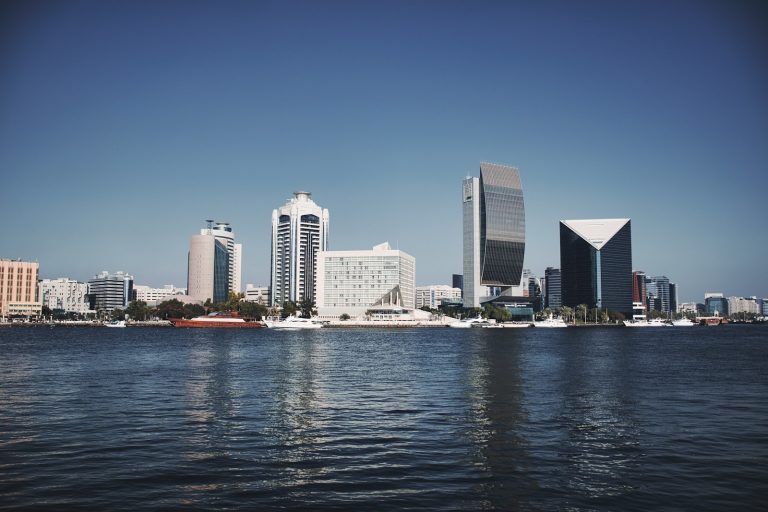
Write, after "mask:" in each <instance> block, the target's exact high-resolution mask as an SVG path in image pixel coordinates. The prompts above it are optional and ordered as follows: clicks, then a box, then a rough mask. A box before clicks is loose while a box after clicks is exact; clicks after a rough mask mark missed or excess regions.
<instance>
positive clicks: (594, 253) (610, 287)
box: [560, 219, 632, 316]
mask: <svg viewBox="0 0 768 512" xmlns="http://www.w3.org/2000/svg"><path fill="white" fill-rule="evenodd" d="M560 271H561V280H562V281H561V282H562V296H563V305H564V306H570V307H576V306H578V305H579V304H586V305H587V306H588V307H590V308H595V307H596V308H601V309H608V310H612V311H617V312H621V313H624V314H625V315H627V316H628V315H631V314H632V231H631V223H630V220H629V219H593V220H563V221H560Z"/></svg>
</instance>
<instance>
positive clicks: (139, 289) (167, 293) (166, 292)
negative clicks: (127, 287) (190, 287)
mask: <svg viewBox="0 0 768 512" xmlns="http://www.w3.org/2000/svg"><path fill="white" fill-rule="evenodd" d="M133 289H134V291H135V292H136V300H140V301H143V302H146V303H147V304H148V305H150V306H156V305H157V304H160V303H161V302H165V301H166V300H171V299H178V298H179V297H181V296H184V295H186V294H187V290H185V289H184V288H176V287H175V286H173V285H172V284H167V285H165V286H163V287H162V288H152V287H151V286H144V285H140V284H137V285H134V287H133Z"/></svg>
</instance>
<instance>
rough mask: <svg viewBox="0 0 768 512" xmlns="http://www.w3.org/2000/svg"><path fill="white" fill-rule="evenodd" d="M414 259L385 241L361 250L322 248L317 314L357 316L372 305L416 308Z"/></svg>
mask: <svg viewBox="0 0 768 512" xmlns="http://www.w3.org/2000/svg"><path fill="white" fill-rule="evenodd" d="M415 295H416V260H415V259H414V257H413V256H411V255H410V254H407V253H406V252H404V251H401V250H396V249H392V248H391V247H390V246H389V244H388V243H386V242H385V243H383V244H380V245H377V246H375V247H374V248H373V249H371V250H364V251H321V252H319V253H318V256H317V292H316V294H315V304H316V306H317V312H318V316H320V317H321V318H328V319H335V318H339V316H341V315H342V314H345V313H346V314H348V315H349V316H350V317H357V316H359V315H361V314H363V313H365V312H366V311H367V310H368V309H370V308H371V307H372V306H384V305H388V306H398V307H400V308H405V309H414V308H415V307H416V297H415Z"/></svg>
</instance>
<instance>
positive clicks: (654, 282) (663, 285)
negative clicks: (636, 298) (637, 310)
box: [645, 276, 674, 313]
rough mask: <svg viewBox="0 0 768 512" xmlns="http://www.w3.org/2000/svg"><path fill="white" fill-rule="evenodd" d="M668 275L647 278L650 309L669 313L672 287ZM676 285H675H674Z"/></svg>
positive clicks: (646, 286)
mask: <svg viewBox="0 0 768 512" xmlns="http://www.w3.org/2000/svg"><path fill="white" fill-rule="evenodd" d="M669 285H670V283H669V278H668V277H667V276H653V277H646V278H645V288H646V293H647V294H648V310H649V311H650V310H656V311H661V312H663V313H669V312H670V311H671V309H670V297H669V294H670V287H669ZM673 286H674V285H673Z"/></svg>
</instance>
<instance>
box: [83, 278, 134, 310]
mask: <svg viewBox="0 0 768 512" xmlns="http://www.w3.org/2000/svg"><path fill="white" fill-rule="evenodd" d="M88 299H89V303H90V308H91V309H92V310H94V311H112V310H113V309H125V307H126V306H128V304H129V303H130V302H131V300H133V299H134V293H133V276H132V275H130V274H126V273H124V272H117V273H115V274H110V273H109V272H107V271H104V272H101V273H99V274H98V275H96V276H95V277H94V278H93V279H90V280H89V281H88Z"/></svg>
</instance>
